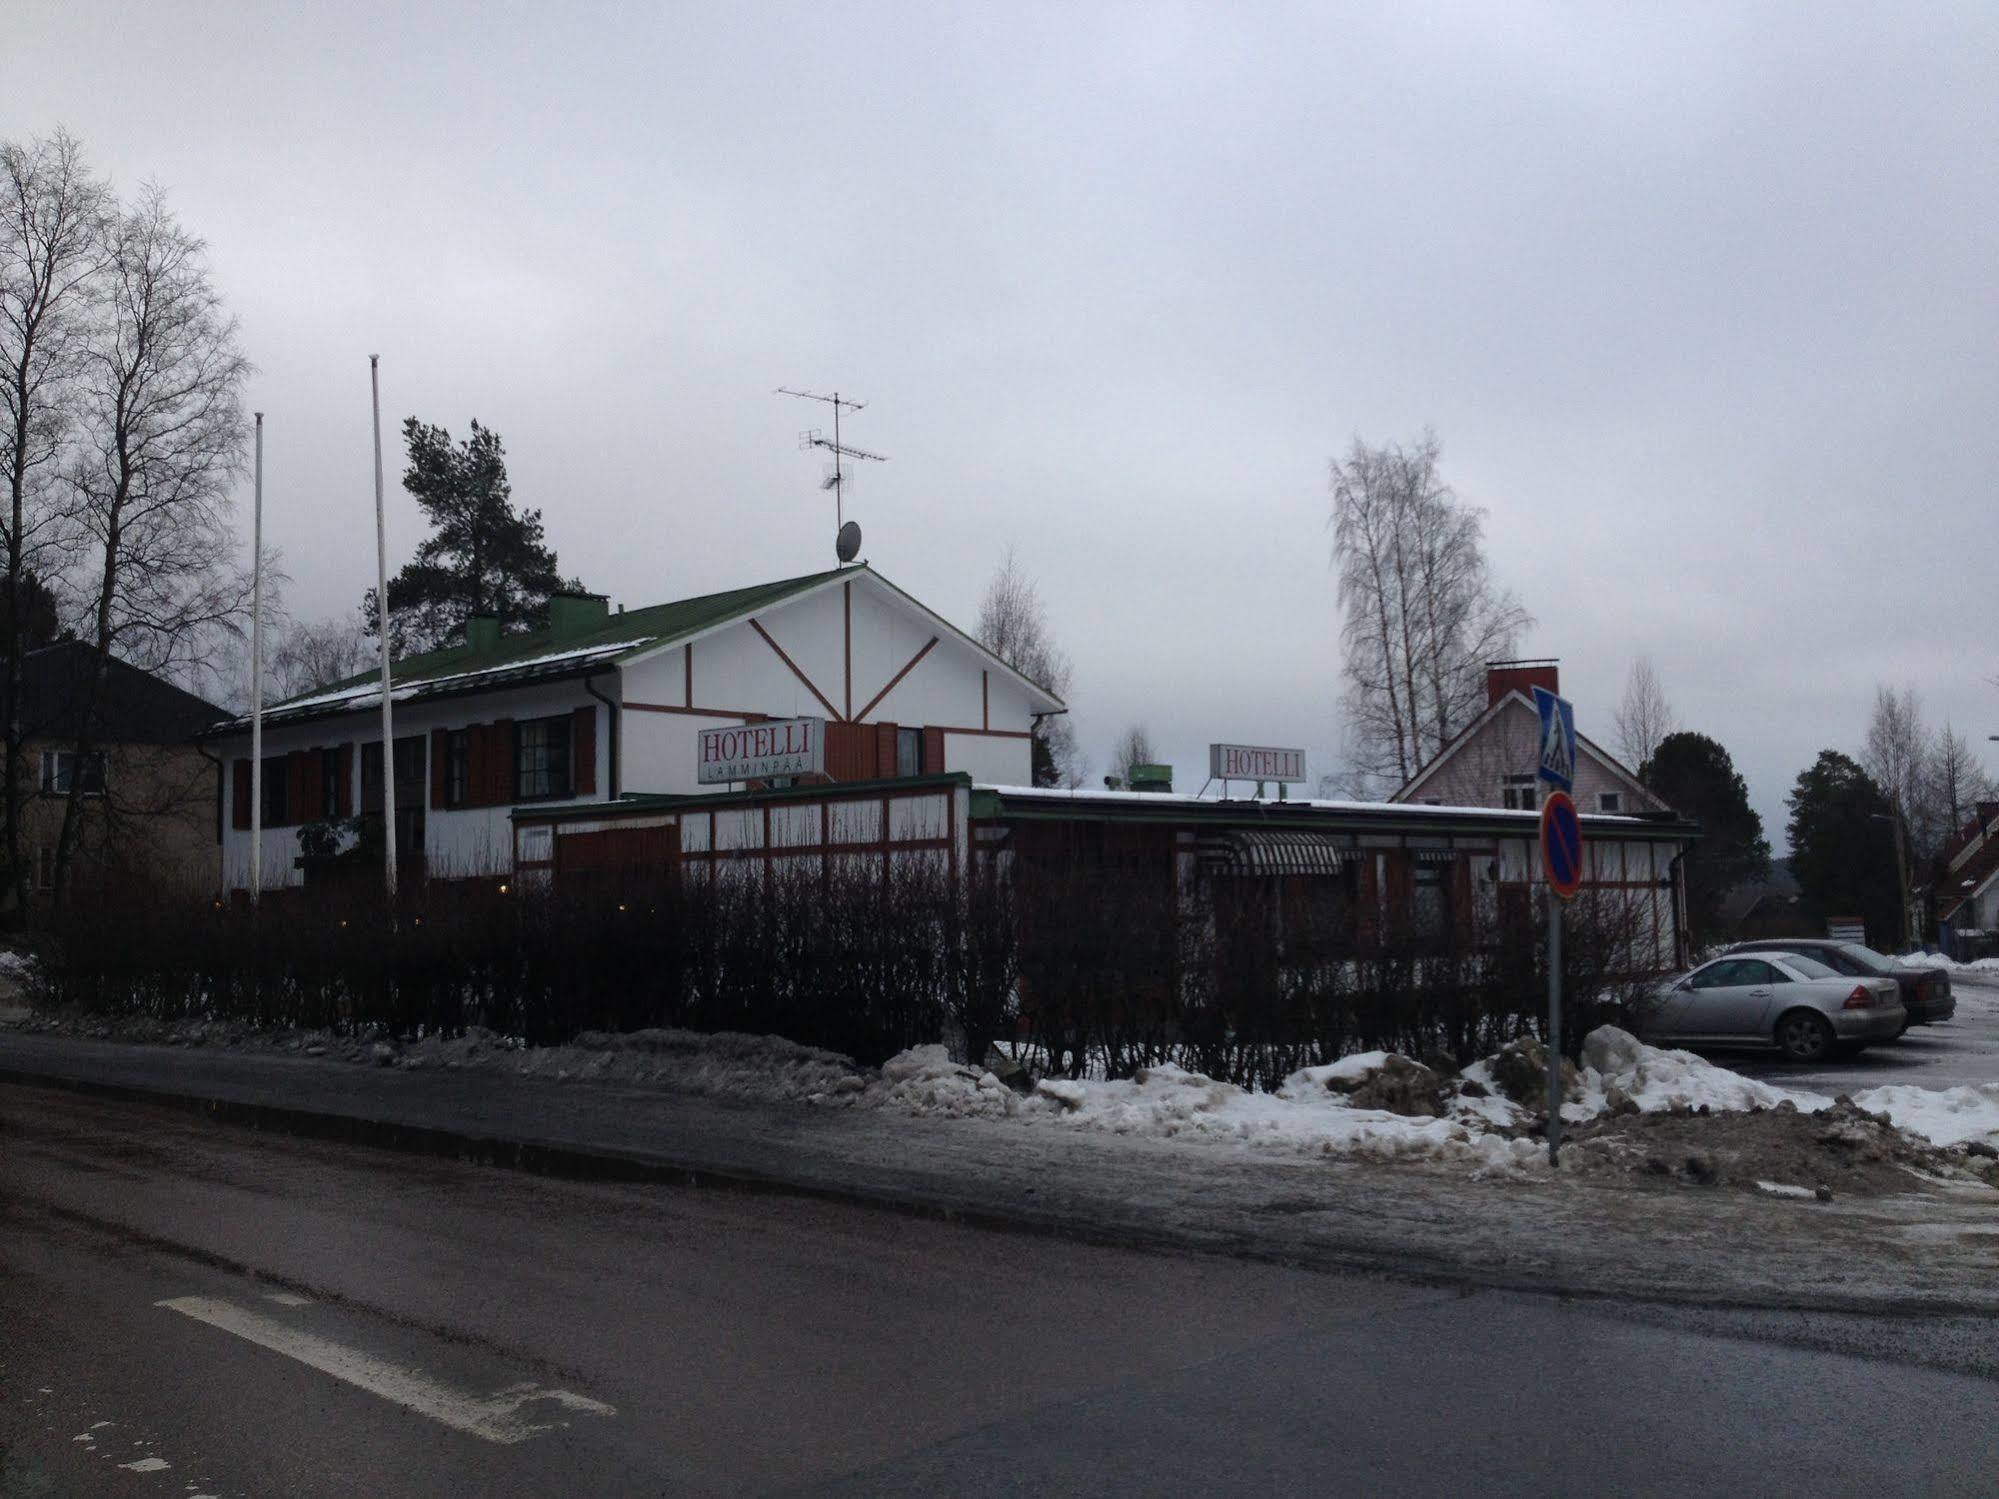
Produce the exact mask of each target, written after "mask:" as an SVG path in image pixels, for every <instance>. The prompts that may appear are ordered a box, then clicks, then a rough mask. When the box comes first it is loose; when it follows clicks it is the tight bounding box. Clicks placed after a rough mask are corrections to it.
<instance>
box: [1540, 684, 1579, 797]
mask: <svg viewBox="0 0 1999 1499" xmlns="http://www.w3.org/2000/svg"><path fill="white" fill-rule="evenodd" d="M1534 708H1535V711H1536V712H1538V713H1539V714H1540V715H1541V763H1540V764H1539V765H1538V766H1537V767H1536V769H1535V772H1534V773H1535V774H1536V775H1537V776H1539V777H1540V778H1541V779H1542V780H1544V781H1547V782H1548V783H1550V784H1551V785H1553V786H1555V787H1557V788H1559V789H1560V790H1563V791H1573V790H1575V789H1576V710H1575V705H1574V704H1572V703H1571V702H1570V701H1569V700H1568V699H1567V698H1565V697H1556V696H1555V694H1554V693H1552V692H1550V691H1549V690H1548V689H1547V688H1545V687H1536V688H1535V689H1534Z"/></svg>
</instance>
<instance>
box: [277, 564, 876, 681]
mask: <svg viewBox="0 0 1999 1499" xmlns="http://www.w3.org/2000/svg"><path fill="white" fill-rule="evenodd" d="M866 570H867V568H866V564H862V565H861V566H860V567H844V568H835V569H833V570H832V571H830V572H820V573H808V574H806V575H805V576H803V577H798V578H785V579H782V580H780V581H778V582H775V583H759V584H756V585H755V586H753V587H750V588H732V589H730V590H728V591H727V592H726V593H707V594H702V595H701V596H699V597H698V598H691V599H676V600H674V601H673V602H671V603H666V604H652V605H649V606H647V607H645V608H643V609H627V610H625V611H624V612H623V613H619V614H612V615H609V616H608V617H607V618H606V619H605V620H604V622H603V624H601V625H599V626H598V627H597V628H595V629H591V630H577V631H572V632H570V633H568V634H566V635H563V636H562V637H560V638H557V636H556V635H555V633H554V632H553V631H552V630H546V629H543V630H535V631H532V632H530V633H528V634H523V635H507V636H504V637H502V638H501V640H500V643H499V645H498V646H496V647H491V648H488V649H483V650H482V649H477V648H475V647H472V646H467V645H452V646H446V647H444V648H443V649H441V650H435V651H426V652H424V653H423V654H422V655H418V656H406V657H404V658H403V659H402V660H400V661H397V662H394V663H393V664H392V665H391V666H390V669H389V680H390V683H391V685H392V687H393V689H394V690H395V692H396V694H397V696H398V698H399V699H400V698H402V697H405V696H408V695H416V694H417V693H419V692H422V693H423V694H424V695H429V692H430V691H431V690H435V691H439V692H443V691H456V690H459V687H460V685H461V684H462V686H463V688H464V689H466V690H471V689H475V688H486V687H492V686H495V685H500V684H503V683H513V682H517V681H528V680H533V679H535V678H539V677H547V676H562V675H567V674H569V673H573V672H576V671H580V670H583V669H584V668H586V667H592V666H599V665H603V664H606V663H609V662H612V661H619V660H623V659H624V658H626V657H628V656H631V655H633V654H635V653H636V652H638V651H641V650H651V649H653V648H655V647H658V646H664V645H671V644H673V643H674V642H675V641H679V640H684V639H686V638H687V637H689V636H692V635H698V634H700V633H701V632H702V631H704V630H707V629H710V628H712V627H714V626H716V625H722V624H727V623H728V622H729V621H730V620H734V619H740V618H742V617H743V616H744V615H746V614H754V613H756V612H757V611H758V610H760V609H768V608H769V607H770V606H771V605H773V604H777V603H781V602H783V601H784V600H786V599H789V598H792V597H794V596H796V595H798V594H801V593H807V592H809V591H811V590H812V589H814V588H817V587H819V586H820V585H821V584H823V583H827V582H830V581H831V580H833V579H835V578H840V577H852V576H853V575H854V574H856V573H860V572H864V571H866ZM380 682H381V673H380V671H379V669H377V670H374V671H366V672H361V673H359V674H358V675H355V676H352V677H348V678H347V679H346V680H345V681H341V682H335V683H333V684H331V685H330V686H326V687H316V688H314V689H313V690H312V691H311V692H306V693H300V694H299V695H298V696H296V697H291V698H287V699H285V700H284V701H283V702H281V703H274V704H272V705H271V706H270V707H268V708H266V709H265V710H264V714H265V717H266V719H269V718H271V717H273V716H284V717H308V716H312V715H314V714H318V713H341V712H347V711H349V710H350V709H352V708H355V707H365V706H367V704H366V703H365V702H361V701H357V700H356V699H355V695H356V694H372V693H373V692H374V690H375V689H376V688H377V687H378V686H379V684H380Z"/></svg>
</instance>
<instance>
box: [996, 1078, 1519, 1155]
mask: <svg viewBox="0 0 1999 1499" xmlns="http://www.w3.org/2000/svg"><path fill="white" fill-rule="evenodd" d="M1386 1060H1387V1057H1386V1054H1383V1053H1379V1052H1377V1053H1370V1054H1368V1055H1366V1056H1364V1057H1348V1058H1345V1059H1344V1060H1343V1061H1340V1062H1335V1063H1331V1064H1329V1065H1327V1066H1324V1067H1308V1068H1306V1069H1304V1070H1303V1071H1301V1072H1296V1073H1293V1074H1292V1075H1291V1076H1290V1077H1288V1078H1286V1079H1285V1081H1284V1082H1283V1084H1282V1085H1280V1086H1279V1088H1278V1089H1277V1091H1276V1092H1275V1093H1251V1092H1248V1091H1246V1090H1245V1089H1242V1088H1238V1087H1236V1086H1234V1085H1233V1084H1231V1083H1222V1082H1216V1081H1215V1080H1214V1079H1213V1078H1210V1077H1205V1076H1203V1075H1202V1074H1201V1073H1198V1072H1189V1071H1187V1070H1186V1069H1184V1068H1181V1067H1175V1066H1171V1065H1163V1066H1158V1067H1146V1068H1141V1069H1140V1070H1139V1071H1138V1072H1137V1073H1136V1074H1135V1075H1134V1076H1132V1077H1131V1078H1129V1079H1124V1080H1119V1081H1115V1082H1097V1081H1083V1080H1075V1079H1068V1078H1050V1079H1045V1080H1044V1081H1042V1082H1041V1083H1040V1084H1039V1085H1037V1087H1036V1088H1035V1091H1034V1094H1033V1096H1032V1097H1031V1098H1030V1099H1029V1100H1028V1103H1027V1105H1026V1106H1025V1108H1024V1109H1023V1111H1022V1112H1023V1115H1024V1116H1025V1117H1027V1118H1030V1119H1054V1120H1058V1121H1060V1122H1062V1123H1065V1124H1070V1125H1074V1126H1078V1127H1081V1128H1086V1129H1098V1130H1104V1131H1107V1132H1109V1133H1112V1134H1119V1135H1138V1136H1145V1137H1148V1138H1152V1139H1163V1140H1203V1141H1209V1142H1213V1143H1219V1144H1230V1145H1239V1146H1246V1147H1254V1148H1262V1149H1278V1150H1283V1151H1287V1152H1293V1153H1297V1154H1301V1155H1327V1156H1353V1157H1358V1158H1362V1159H1368V1160H1436V1161H1446V1162H1464V1163H1467V1164H1471V1165H1477V1166H1500V1167H1504V1166H1514V1165H1520V1164H1523V1163H1525V1162H1527V1161H1529V1160H1531V1159H1532V1158H1534V1156H1535V1155H1536V1152H1537V1148H1538V1147H1536V1146H1535V1144H1534V1143H1533V1142H1532V1141H1530V1140H1524V1139H1511V1138H1508V1137H1505V1136H1502V1135H1497V1134H1493V1133H1491V1132H1489V1131H1487V1130H1486V1129H1484V1128H1482V1127H1481V1126H1480V1123H1479V1122H1478V1121H1476V1120H1467V1119H1463V1118H1455V1117H1447V1118H1430V1117H1425V1116H1411V1115H1406V1114H1395V1113H1390V1112H1388V1111H1387V1110H1385V1109H1368V1108H1355V1107H1353V1106H1352V1105H1351V1104H1349V1103H1348V1102H1347V1098H1348V1096H1349V1093H1350V1092H1351V1091H1352V1089H1351V1088H1350V1087H1330V1086H1328V1084H1329V1082H1335V1081H1336V1082H1339V1083H1341V1084H1356V1083H1360V1082H1364V1081H1365V1079H1366V1077H1367V1075H1368V1073H1369V1072H1371V1071H1374V1070H1378V1069H1379V1067H1380V1066H1381V1065H1382V1064H1383V1063H1384V1062H1386Z"/></svg>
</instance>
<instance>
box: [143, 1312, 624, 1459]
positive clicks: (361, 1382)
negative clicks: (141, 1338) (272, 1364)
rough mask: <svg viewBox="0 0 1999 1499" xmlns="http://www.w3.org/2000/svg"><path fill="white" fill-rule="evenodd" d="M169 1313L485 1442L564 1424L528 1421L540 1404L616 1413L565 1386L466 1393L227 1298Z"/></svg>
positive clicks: (508, 1440)
mask: <svg viewBox="0 0 1999 1499" xmlns="http://www.w3.org/2000/svg"><path fill="white" fill-rule="evenodd" d="M155 1304H156V1305H158V1306H163V1307H165V1308H167V1309H168V1310H169V1311H175V1312H179V1313H180V1314H181V1315H182V1316H183V1317H192V1318H193V1319H194V1320H195V1321H197V1322H206V1323H207V1324H208V1325H209V1326H211V1327H219V1328H221V1329H222V1330H223V1331H224V1332H227V1333H234V1334H235V1335H236V1336H237V1337H239V1338H242V1339H243V1340H244V1341H246V1342H250V1343H255V1344H256V1345H257V1346H258V1347H260V1348H268V1349H270V1350H271V1351H272V1352H273V1353H282V1354H283V1355H284V1356H285V1357H286V1358H292V1359H297V1360H298V1361H299V1362H300V1363H302V1364H304V1365H306V1366H307V1367H308V1368H313V1369H317V1370H319V1372H320V1373H322V1374H330V1375H332V1376H333V1377H334V1378H335V1379H339V1380H345V1381H346V1382H347V1383H348V1384H351V1385H354V1386H356V1387H358V1388H360V1389H363V1390H366V1391H367V1392H368V1393H369V1394H371V1395H379V1396H380V1397H381V1398H382V1399H384V1400H388V1401H392V1402H394V1403H395V1404H397V1405H400V1406H402V1407H404V1408H405V1409H407V1410H413V1411H415V1412H416V1413H417V1414H419V1415H423V1416H428V1417H430V1418H431V1420H433V1421H438V1422H441V1423H442V1424H444V1425H446V1426H449V1427H451V1428H452V1429H453V1430H454V1431H462V1432H465V1433H467V1434H468V1435H471V1436H475V1437H480V1438H483V1439H484V1440H485V1441H488V1442H501V1443H513V1442H524V1441H526V1440H527V1439H528V1438H529V1437H534V1436H539V1435H541V1434H542V1433H543V1432H545V1431H553V1430H555V1428H556V1427H558V1426H566V1425H567V1424H568V1423H567V1422H566V1421H530V1420H528V1419H527V1418H526V1417H525V1416H523V1415H522V1413H521V1407H523V1406H525V1405H529V1404H534V1403H538V1402H542V1401H547V1402H550V1403H552V1404H554V1405H557V1406H560V1407H561V1408H562V1409H564V1410H567V1411H578V1412H582V1413H584V1414H587V1415H593V1416H615V1415H616V1414H617V1411H616V1409H615V1408H614V1407H612V1406H608V1405H605V1404H604V1403H603V1402H602V1401H597V1400H588V1399H585V1398H584V1397H583V1396H581V1395H576V1394H572V1393H570V1392H569V1391H568V1390H545V1389H543V1388H542V1387H541V1386H540V1385H536V1384H517V1385H509V1386H508V1387H507V1388H506V1389H503V1390H498V1391H495V1392H494V1393H493V1394H491V1395H486V1396H480V1395H470V1394H466V1393H464V1392H462V1391H459V1390H454V1389H452V1388H451V1387H450V1386H449V1385H445V1384H442V1383H440V1382H439V1381H437V1380H435V1379H432V1378H431V1377H430V1376H429V1375H428V1374H425V1373H423V1372H422V1371H421V1370H418V1369H406V1368H403V1367H401V1366H400V1365H397V1364H392V1363H389V1362H388V1361H387V1360H385V1359H378V1358H376V1357H374V1356H373V1355H372V1354H367V1353H362V1352H360V1351H359V1350H358V1349H354V1348H348V1347H345V1346H344V1345H342V1344H339V1343H336V1342H334V1341H333V1340H332V1339H331V1338H322V1337H320V1336H318V1335H317V1334H315V1333H309V1332H301V1331H299V1330H298V1329H296V1328H291V1327H286V1326H285V1325H284V1324H283V1323H282V1322H277V1321H274V1320H272V1319H271V1318H269V1317H266V1316H263V1315H261V1314H260V1313H257V1312H253V1311H250V1310H249V1309H248V1308H246V1307H240V1306H236V1305H234V1304H233V1303H231V1302H227V1301H219V1300H216V1299H214V1298H213V1297H208V1296H176V1297H173V1298H172V1299H170V1300H167V1301H161V1302H157V1303H155Z"/></svg>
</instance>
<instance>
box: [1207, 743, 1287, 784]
mask: <svg viewBox="0 0 1999 1499" xmlns="http://www.w3.org/2000/svg"><path fill="white" fill-rule="evenodd" d="M1208 774H1209V775H1210V776H1211V777H1212V778H1214V779H1215V780H1217V781H1302V780H1304V779H1305V752H1304V751H1303V750H1301V749H1271V748H1269V747H1268V746H1265V745H1256V744H1211V745H1209V746H1208Z"/></svg>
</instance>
